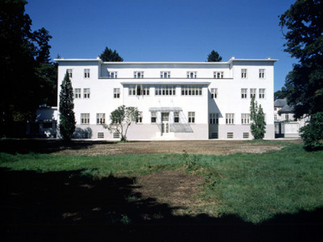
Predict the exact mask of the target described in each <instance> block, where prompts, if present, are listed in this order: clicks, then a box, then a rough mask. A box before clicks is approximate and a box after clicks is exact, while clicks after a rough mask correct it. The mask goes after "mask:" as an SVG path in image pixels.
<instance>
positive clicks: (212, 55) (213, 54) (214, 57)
mask: <svg viewBox="0 0 323 242" xmlns="http://www.w3.org/2000/svg"><path fill="white" fill-rule="evenodd" d="M221 60H222V57H221V56H220V55H219V53H218V52H216V51H214V50H212V51H211V53H210V54H209V55H208V57H207V61H208V62H220V61H221Z"/></svg>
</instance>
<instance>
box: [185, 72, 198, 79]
mask: <svg viewBox="0 0 323 242" xmlns="http://www.w3.org/2000/svg"><path fill="white" fill-rule="evenodd" d="M186 74H187V78H191V79H192V78H196V71H188V72H187V73H186Z"/></svg>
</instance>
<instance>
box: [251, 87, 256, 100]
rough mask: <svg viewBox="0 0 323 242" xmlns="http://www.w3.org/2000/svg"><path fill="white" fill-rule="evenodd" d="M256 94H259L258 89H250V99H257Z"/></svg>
mask: <svg viewBox="0 0 323 242" xmlns="http://www.w3.org/2000/svg"><path fill="white" fill-rule="evenodd" d="M256 93H257V89H256V88H251V89H250V98H253V97H254V98H256Z"/></svg>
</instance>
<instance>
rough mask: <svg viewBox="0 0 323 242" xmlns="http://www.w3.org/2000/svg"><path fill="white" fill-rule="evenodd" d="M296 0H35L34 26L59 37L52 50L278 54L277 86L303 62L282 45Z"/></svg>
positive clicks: (168, 57)
mask: <svg viewBox="0 0 323 242" xmlns="http://www.w3.org/2000/svg"><path fill="white" fill-rule="evenodd" d="M293 3H294V0H270V1H268V0H230V1H225V0H221V1H219V0H213V1H212V0H115V1H112V0H106V1H104V0H55V1H49V0H29V3H28V4H27V5H26V13H27V14H29V16H30V17H31V19H32V21H33V26H32V28H33V29H34V30H36V29H39V28H41V27H45V28H46V29H47V30H48V31H49V32H50V34H51V35H52V36H53V38H52V39H51V41H50V45H51V46H52V48H51V56H52V58H56V57H57V55H60V56H61V57H64V58H96V57H97V56H98V55H100V54H101V53H102V51H103V50H104V48H105V47H106V46H108V47H109V48H111V49H116V50H117V52H118V53H119V54H120V56H121V57H123V59H124V60H125V61H206V59H207V55H208V54H209V53H210V52H211V51H212V50H213V49H214V50H215V51H218V52H219V54H220V55H221V56H222V57H223V61H227V60H229V59H230V57H232V56H235V57H236V58H267V57H271V58H275V59H279V61H278V62H276V63H275V90H279V89H280V88H281V87H282V86H283V84H284V82H285V77H286V75H287V73H288V72H289V71H290V70H291V69H292V64H293V63H296V60H295V59H292V58H291V57H290V55H289V54H288V53H286V52H284V51H283V49H284V47H283V44H284V43H285V40H284V38H283V35H282V32H281V29H280V27H279V26H278V23H279V17H278V16H279V15H281V14H283V13H284V12H285V11H286V10H287V9H288V8H289V7H290V5H291V4H293Z"/></svg>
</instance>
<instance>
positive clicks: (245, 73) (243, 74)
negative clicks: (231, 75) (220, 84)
mask: <svg viewBox="0 0 323 242" xmlns="http://www.w3.org/2000/svg"><path fill="white" fill-rule="evenodd" d="M247 78H248V71H247V68H242V69H241V79H247Z"/></svg>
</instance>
